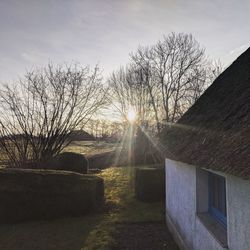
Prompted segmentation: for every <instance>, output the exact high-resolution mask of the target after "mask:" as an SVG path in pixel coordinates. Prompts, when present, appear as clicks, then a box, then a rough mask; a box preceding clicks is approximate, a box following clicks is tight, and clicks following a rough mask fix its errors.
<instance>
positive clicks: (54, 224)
mask: <svg viewBox="0 0 250 250" xmlns="http://www.w3.org/2000/svg"><path fill="white" fill-rule="evenodd" d="M99 176H101V177H103V178H104V181H105V188H106V190H105V195H106V206H105V212H104V213H101V214H96V215H89V216H84V217H77V218H67V219H60V220H54V221H40V222H31V223H25V224H17V225H1V226H0V249H7V250H12V249H13V250H17V249H18V250H24V249H25V250H31V249H32V250H33V249H37V250H41V249H46V250H56V249H60V250H79V249H84V250H85V249H87V250H89V249H110V247H111V246H112V245H114V244H115V243H116V242H115V239H114V238H113V235H114V231H115V228H116V225H117V224H119V223H131V222H132V223H136V222H153V221H161V220H163V212H164V211H163V204H162V203H151V204H149V203H142V202H139V201H136V200H135V198H134V188H133V185H134V183H133V177H134V170H133V168H128V167H126V168H110V169H107V170H105V171H103V172H102V173H101V174H99ZM17 209H18V208H17Z"/></svg>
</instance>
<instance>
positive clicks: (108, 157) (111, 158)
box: [88, 151, 128, 169]
mask: <svg viewBox="0 0 250 250" xmlns="http://www.w3.org/2000/svg"><path fill="white" fill-rule="evenodd" d="M117 156H118V158H117ZM88 162H89V168H90V169H91V168H99V169H105V168H108V167H112V166H116V167H117V166H126V165H128V157H127V154H119V153H118V152H116V151H110V152H103V153H99V154H95V155H91V156H89V157H88Z"/></svg>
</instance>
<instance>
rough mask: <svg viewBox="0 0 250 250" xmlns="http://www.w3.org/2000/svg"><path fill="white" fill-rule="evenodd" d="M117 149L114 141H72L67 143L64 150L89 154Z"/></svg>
mask: <svg viewBox="0 0 250 250" xmlns="http://www.w3.org/2000/svg"><path fill="white" fill-rule="evenodd" d="M115 149H117V145H116V144H114V143H107V142H103V141H100V142H98V141H73V142H71V143H70V145H68V146H67V147H66V148H65V149H64V151H65V152H74V153H80V154H84V155H86V156H91V155H95V154H99V153H105V152H110V151H113V150H115Z"/></svg>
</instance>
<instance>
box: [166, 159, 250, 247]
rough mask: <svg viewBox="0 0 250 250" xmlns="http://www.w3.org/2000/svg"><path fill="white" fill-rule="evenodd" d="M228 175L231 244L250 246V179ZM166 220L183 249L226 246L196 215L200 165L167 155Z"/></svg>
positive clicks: (229, 239)
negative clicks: (173, 159)
mask: <svg viewBox="0 0 250 250" xmlns="http://www.w3.org/2000/svg"><path fill="white" fill-rule="evenodd" d="M224 176H225V177H226V185H227V208H228V226H227V236H228V246H229V249H232V250H249V249H250V181H246V180H242V179H240V178H237V177H233V176H230V175H224ZM166 220H167V224H168V226H169V228H170V230H171V231H172V233H173V234H174V235H175V238H176V240H177V241H178V243H179V245H180V247H181V248H182V249H194V250H196V249H197V250H200V249H202V250H206V249H207V250H210V249H213V250H222V249H225V248H223V247H222V246H221V245H220V244H219V242H218V241H217V240H216V239H215V238H214V236H213V235H211V234H210V233H209V231H208V230H207V228H206V227H205V226H204V225H203V223H202V222H201V221H200V220H199V218H198V217H197V216H196V167H194V166H191V165H188V164H185V163H182V162H176V161H172V160H169V159H166Z"/></svg>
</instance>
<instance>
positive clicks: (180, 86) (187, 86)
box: [131, 33, 207, 122]
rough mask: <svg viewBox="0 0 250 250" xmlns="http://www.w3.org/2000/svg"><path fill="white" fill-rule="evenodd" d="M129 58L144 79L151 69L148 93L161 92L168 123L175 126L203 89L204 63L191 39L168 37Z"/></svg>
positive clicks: (140, 48) (178, 35) (143, 48)
mask: <svg viewBox="0 0 250 250" xmlns="http://www.w3.org/2000/svg"><path fill="white" fill-rule="evenodd" d="M131 58H132V60H133V61H134V63H135V64H137V65H138V66H139V67H141V68H142V69H143V70H144V72H145V74H146V75H148V74H149V73H148V71H149V70H148V69H149V68H150V75H151V78H152V79H153V81H151V82H150V81H148V82H147V84H148V88H149V92H150V90H151V89H153V88H158V89H159V90H160V98H161V102H162V105H161V107H162V108H163V111H164V114H163V116H162V118H163V119H165V120H166V121H167V122H175V121H176V120H177V119H178V118H179V117H180V116H181V115H182V114H183V112H185V111H186V109H187V108H188V105H191V103H192V101H195V100H196V98H197V96H199V94H200V93H201V92H202V91H203V89H204V87H205V83H206V64H207V60H206V57H205V52H204V49H202V48H201V47H200V45H199V43H198V42H197V41H196V40H195V39H194V38H193V36H192V35H188V34H182V33H180V34H175V33H171V34H170V35H168V36H165V37H164V38H163V40H162V41H158V42H157V43H156V44H155V45H153V46H151V47H139V48H138V50H137V51H136V52H135V53H133V54H131ZM152 103H154V98H152ZM187 104H188V105H187ZM158 112H159V111H158Z"/></svg>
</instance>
